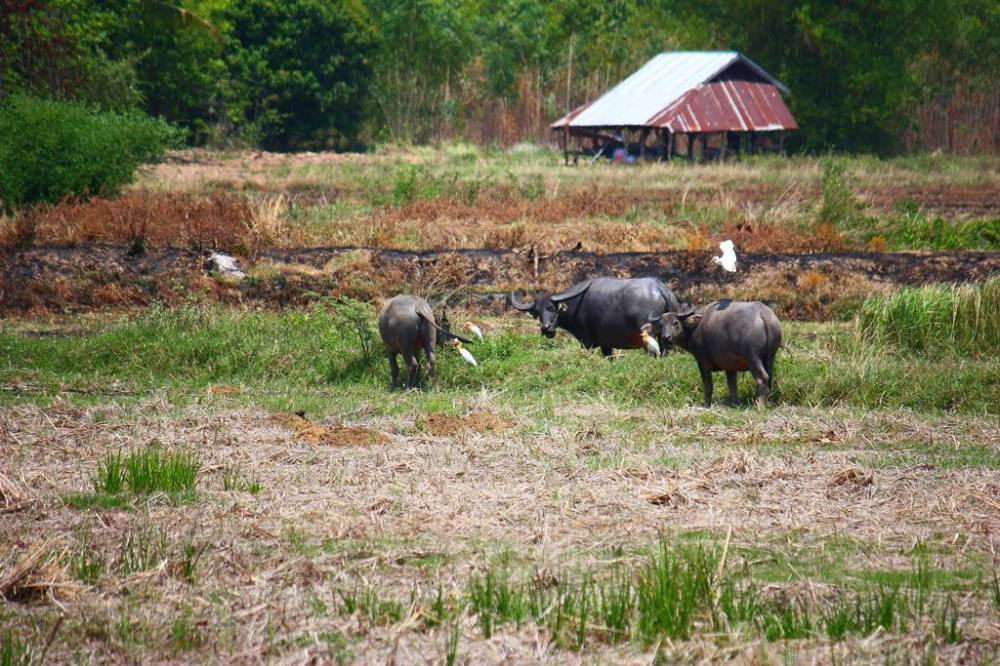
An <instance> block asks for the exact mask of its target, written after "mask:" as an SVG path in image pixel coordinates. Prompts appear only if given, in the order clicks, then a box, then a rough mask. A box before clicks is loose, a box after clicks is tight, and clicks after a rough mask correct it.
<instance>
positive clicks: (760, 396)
mask: <svg viewBox="0 0 1000 666" xmlns="http://www.w3.org/2000/svg"><path fill="white" fill-rule="evenodd" d="M750 372H751V373H753V378H754V380H755V381H756V382H757V406H758V407H763V406H764V405H766V404H767V396H768V393H769V392H770V391H769V388H770V386H771V377H770V375H768V373H767V370H766V369H765V368H764V362H763V361H762V360H760V359H754V360H753V362H752V363H751V364H750Z"/></svg>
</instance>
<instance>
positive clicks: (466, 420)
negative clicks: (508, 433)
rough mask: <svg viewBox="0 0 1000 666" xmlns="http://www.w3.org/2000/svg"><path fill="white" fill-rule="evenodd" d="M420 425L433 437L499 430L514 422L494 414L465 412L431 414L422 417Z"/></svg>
mask: <svg viewBox="0 0 1000 666" xmlns="http://www.w3.org/2000/svg"><path fill="white" fill-rule="evenodd" d="M422 425H423V427H424V428H425V429H426V430H428V431H430V433H431V434H432V435H434V436H435V437H450V436H453V435H461V434H466V433H472V432H476V433H484V432H500V431H503V430H507V429H509V428H512V427H513V426H514V422H513V421H509V420H507V419H502V418H500V417H499V416H496V415H495V414H466V415H465V416H448V415H447V414H431V415H429V416H427V417H425V418H424V419H423V421H422Z"/></svg>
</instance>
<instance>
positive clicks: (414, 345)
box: [378, 294, 471, 388]
mask: <svg viewBox="0 0 1000 666" xmlns="http://www.w3.org/2000/svg"><path fill="white" fill-rule="evenodd" d="M378 332H379V334H380V335H381V336H382V342H383V343H384V344H385V352H386V355H387V356H388V357H389V371H390V373H391V374H392V387H391V388H396V385H397V384H398V382H399V364H398V363H397V362H396V355H397V354H402V355H403V361H404V362H405V363H406V369H407V371H406V388H412V387H414V386H415V385H416V383H417V376H418V374H419V372H420V363H419V362H418V361H417V354H418V353H419V351H420V349H421V348H423V350H424V354H425V355H426V356H427V372H428V374H429V375H430V377H431V384H432V385H433V384H436V383H437V365H436V359H435V358H434V347H435V345H436V344H437V341H438V340H437V334H438V333H441V334H442V336H443V339H445V340H453V339H457V340H461V341H462V342H471V340H468V339H466V338H463V337H462V336H460V335H456V334H454V333H452V332H451V331H450V330H448V328H447V326H445V327H444V328H442V327H441V326H438V325H437V323H435V321H434V313H433V312H432V311H431V306H430V305H428V304H427V301H425V300H424V299H422V298H420V297H419V296H410V295H408V294H401V295H399V296H394V297H393V298H391V299H389V300H388V301H386V303H385V305H383V306H382V309H381V310H380V311H379V313H378Z"/></svg>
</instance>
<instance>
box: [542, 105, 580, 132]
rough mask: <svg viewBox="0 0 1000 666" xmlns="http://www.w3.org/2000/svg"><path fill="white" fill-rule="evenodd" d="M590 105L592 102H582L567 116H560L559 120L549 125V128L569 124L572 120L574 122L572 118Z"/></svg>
mask: <svg viewBox="0 0 1000 666" xmlns="http://www.w3.org/2000/svg"><path fill="white" fill-rule="evenodd" d="M588 106H590V102H587V103H586V104H581V105H580V106H578V107H576V108H575V109H573V110H572V111H570V112H569V113H567V114H566V115H565V116H563V117H562V118H560V119H559V120H557V121H555V122H554V123H552V124H551V125H549V128H551V129H559V128H560V127H565V126H566V125H569V124H570V122H572V120H573V119H574V118H576V117H577V116H578V115H580V114H581V113H583V110H584V109H586V108H587V107H588Z"/></svg>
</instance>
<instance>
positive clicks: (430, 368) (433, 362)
mask: <svg viewBox="0 0 1000 666" xmlns="http://www.w3.org/2000/svg"><path fill="white" fill-rule="evenodd" d="M424 353H425V354H426V355H427V374H428V375H430V378H431V387H433V388H436V387H437V380H438V376H437V359H436V358H435V356H434V343H433V342H431V341H430V338H429V337H425V338H424Z"/></svg>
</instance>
